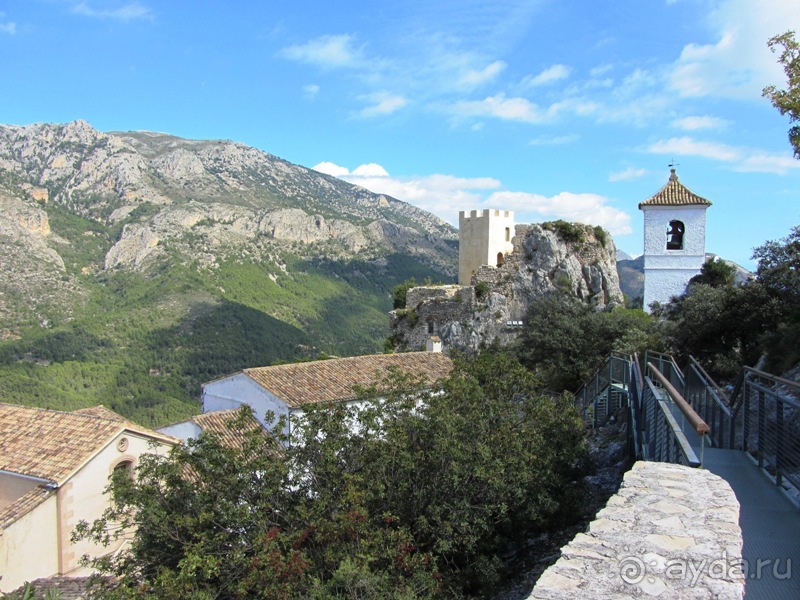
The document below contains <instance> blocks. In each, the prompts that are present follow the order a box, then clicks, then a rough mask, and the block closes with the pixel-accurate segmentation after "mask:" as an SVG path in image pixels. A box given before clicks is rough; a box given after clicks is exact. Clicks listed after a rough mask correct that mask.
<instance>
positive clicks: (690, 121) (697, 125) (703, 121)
mask: <svg viewBox="0 0 800 600" xmlns="http://www.w3.org/2000/svg"><path fill="white" fill-rule="evenodd" d="M727 124H728V122H727V121H726V120H725V119H720V118H718V117H707V116H704V117H683V118H682V119H675V120H674V121H673V122H672V125H673V126H674V127H678V128H679V129H684V130H686V131H697V130H698V129H723V128H725V127H726V126H727Z"/></svg>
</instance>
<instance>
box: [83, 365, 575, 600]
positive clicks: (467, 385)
mask: <svg viewBox="0 0 800 600" xmlns="http://www.w3.org/2000/svg"><path fill="white" fill-rule="evenodd" d="M538 389H539V384H538V381H537V380H536V379H535V378H534V377H533V376H532V375H531V374H530V373H529V372H528V371H527V370H525V369H524V368H523V367H522V366H521V365H520V364H519V363H517V362H516V361H515V360H513V359H511V358H510V357H508V356H506V355H496V356H495V355H490V354H488V353H485V354H484V355H481V356H479V357H477V358H473V359H470V360H469V361H465V362H458V364H457V366H456V368H455V369H454V371H453V373H452V375H451V376H450V377H449V378H447V380H445V381H444V382H442V384H441V386H439V387H437V388H436V389H434V390H430V389H426V388H424V387H423V386H422V384H421V382H420V381H417V380H414V379H413V378H409V377H408V376H405V375H402V374H397V373H395V374H393V375H392V376H390V377H389V378H387V379H386V380H385V381H382V382H380V383H378V384H376V385H375V386H372V387H371V388H369V389H365V390H361V391H360V395H361V398H362V399H363V400H364V401H365V404H363V405H362V406H361V407H360V408H359V407H355V406H348V405H345V404H335V405H330V406H318V407H314V408H312V409H310V410H309V411H308V412H306V413H305V415H304V417H303V419H302V420H301V421H300V422H298V423H297V425H296V426H295V427H293V440H292V442H293V443H292V445H291V446H290V447H288V448H284V449H282V450H281V451H277V450H276V447H275V444H274V443H272V442H271V441H270V440H269V439H268V438H265V437H264V436H263V435H261V436H259V435H257V434H255V433H250V434H243V435H245V437H244V439H245V440H246V443H244V444H243V445H242V447H241V448H230V447H225V446H222V445H220V444H219V443H218V441H217V440H216V439H215V438H214V437H212V436H206V435H201V437H200V439H199V440H198V441H196V442H194V443H192V444H190V445H189V446H188V447H185V448H177V449H175V450H174V451H173V452H172V453H171V454H170V455H169V456H168V457H156V456H150V457H146V458H143V459H142V461H141V465H140V467H139V468H138V471H137V477H136V479H134V480H131V479H129V478H121V477H118V478H115V479H114V480H113V481H112V483H111V486H110V490H111V494H112V498H113V504H112V507H111V508H110V509H109V511H107V513H106V515H105V518H104V519H101V520H99V521H97V522H96V523H94V524H84V525H83V527H82V529H81V530H80V531H79V532H78V535H84V536H92V537H93V538H94V539H97V540H100V541H103V540H104V539H107V538H108V536H110V535H113V533H112V532H113V531H115V529H114V528H115V527H116V526H117V525H119V524H121V525H123V526H135V527H136V533H135V535H134V538H133V541H132V543H131V545H130V551H129V552H127V553H124V554H121V555H119V556H118V557H110V558H109V557H106V558H103V559H100V560H99V561H95V566H97V567H100V569H101V571H103V572H105V573H109V574H113V575H115V576H116V577H117V578H119V579H118V584H117V585H116V587H115V588H112V589H108V585H106V589H105V593H106V597H111V598H114V597H117V598H139V597H145V596H148V597H158V598H185V597H192V598H206V597H207V598H212V597H213V598H295V597H297V598H300V597H302V598H320V599H322V598H408V599H410V598H459V597H468V596H469V597H474V596H475V595H483V596H485V595H486V594H488V592H489V590H490V589H491V587H492V585H493V584H494V583H496V582H498V581H500V580H501V579H502V574H503V573H504V568H505V564H504V562H503V560H501V558H500V554H501V553H503V554H505V553H507V552H508V551H509V550H522V549H524V548H527V546H528V543H527V542H528V540H529V539H530V538H531V537H533V536H534V535H536V534H537V533H539V532H544V531H547V530H548V529H552V528H558V527H559V526H560V525H561V524H562V523H563V521H564V520H565V519H567V518H574V516H575V513H576V512H577V508H576V507H578V506H579V505H580V503H579V501H578V498H579V497H580V494H579V490H578V489H577V488H576V485H577V484H576V483H575V481H576V480H578V477H577V474H578V471H577V467H578V465H579V464H581V463H582V460H583V457H584V449H583V436H584V428H583V424H582V422H581V420H580V418H579V417H578V416H577V414H576V413H575V411H574V410H573V409H572V408H571V404H570V402H569V401H568V400H567V399H553V398H549V397H543V396H541V395H540V394H539V392H538ZM376 397H380V399H376Z"/></svg>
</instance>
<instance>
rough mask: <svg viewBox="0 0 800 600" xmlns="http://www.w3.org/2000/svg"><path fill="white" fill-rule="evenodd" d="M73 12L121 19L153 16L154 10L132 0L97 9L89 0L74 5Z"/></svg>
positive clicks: (128, 19) (101, 17)
mask: <svg viewBox="0 0 800 600" xmlns="http://www.w3.org/2000/svg"><path fill="white" fill-rule="evenodd" d="M72 12H73V13H75V14H77V15H83V16H84V17H92V18H95V19H117V20H119V21H132V20H134V19H152V18H153V11H152V10H150V9H149V8H148V7H146V6H144V5H143V4H141V3H139V2H130V3H128V4H124V5H122V6H120V7H118V8H114V9H96V8H92V6H91V5H90V4H89V3H88V2H78V3H77V4H75V5H73V7H72Z"/></svg>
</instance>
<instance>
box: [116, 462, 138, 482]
mask: <svg viewBox="0 0 800 600" xmlns="http://www.w3.org/2000/svg"><path fill="white" fill-rule="evenodd" d="M122 477H127V478H128V479H133V461H132V460H123V461H122V462H119V463H117V464H116V465H114V470H113V471H112V473H111V478H112V479H114V480H117V479H120V478H122Z"/></svg>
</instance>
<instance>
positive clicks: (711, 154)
mask: <svg viewBox="0 0 800 600" xmlns="http://www.w3.org/2000/svg"><path fill="white" fill-rule="evenodd" d="M647 152H650V153H651V154H667V155H670V156H702V157H704V158H710V159H713V160H719V161H722V162H729V163H735V164H734V165H733V166H732V167H731V168H732V169H733V170H734V171H739V172H743V173H773V174H775V175H786V174H787V173H789V172H790V171H793V170H795V169H800V161H797V160H796V159H794V158H793V157H792V156H790V155H789V154H771V153H769V152H764V151H761V150H751V149H749V148H737V147H735V146H729V145H727V144H718V143H715V142H703V141H698V140H695V139H693V138H690V137H682V138H670V139H668V140H660V141H658V142H656V143H654V144H651V145H650V146H649V147H648V148H647Z"/></svg>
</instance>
